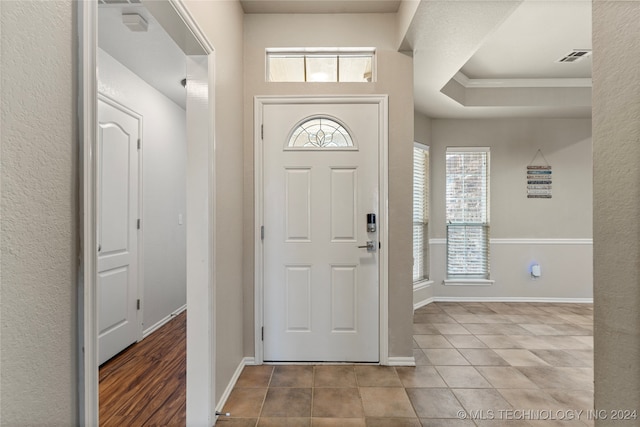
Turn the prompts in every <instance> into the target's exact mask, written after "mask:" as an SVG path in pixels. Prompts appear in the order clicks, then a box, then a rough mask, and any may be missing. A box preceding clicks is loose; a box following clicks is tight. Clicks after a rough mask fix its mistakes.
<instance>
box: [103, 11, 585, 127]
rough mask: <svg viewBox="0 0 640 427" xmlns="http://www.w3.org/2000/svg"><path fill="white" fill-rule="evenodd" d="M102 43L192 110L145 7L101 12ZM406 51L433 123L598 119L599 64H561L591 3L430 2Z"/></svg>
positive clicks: (418, 101) (577, 42) (581, 31)
mask: <svg viewBox="0 0 640 427" xmlns="http://www.w3.org/2000/svg"><path fill="white" fill-rule="evenodd" d="M404 1H415V0H404ZM240 3H241V4H242V7H243V9H244V11H245V13H367V12H371V13H395V12H397V11H398V8H399V6H400V3H401V1H400V0H345V1H335V0H240ZM123 10H124V11H131V10H138V11H140V13H141V14H143V16H145V18H146V19H147V20H148V22H149V31H148V32H147V33H133V32H131V31H129V30H128V29H127V28H126V27H125V26H124V25H123V24H122V21H121V17H120V16H121V13H122V11H123ZM99 44H100V47H102V48H103V49H104V50H106V51H107V52H108V53H110V54H111V55H112V56H114V57H115V58H116V59H118V60H119V61H120V62H122V63H123V64H125V65H126V66H127V67H129V68H130V69H132V70H133V71H134V72H136V73H137V74H138V75H140V76H141V77H142V78H143V79H145V80H147V81H148V82H149V83H150V84H152V85H153V86H155V87H157V88H159V90H161V91H163V92H164V93H165V94H167V96H169V97H170V98H172V99H174V101H175V102H177V103H178V104H180V105H182V106H184V91H183V89H182V87H181V86H180V84H179V82H180V80H181V79H182V78H184V75H185V61H184V54H183V53H182V51H181V50H180V49H179V48H178V47H177V46H176V45H175V43H174V42H173V40H172V39H171V38H170V37H169V36H168V35H167V34H166V33H165V32H164V31H163V30H162V28H161V27H160V25H159V24H158V23H157V22H155V20H154V19H153V17H152V16H151V15H150V14H149V13H148V12H147V11H146V9H144V8H141V7H136V6H132V5H125V6H124V7H122V6H120V7H115V6H101V7H100V8H99ZM404 46H409V47H410V49H411V50H412V51H413V59H414V102H415V107H416V110H417V111H419V112H421V113H423V114H425V115H427V116H429V117H434V118H437V117H451V118H456V117H457V118H483V117H523V116H535V117H589V116H590V115H591V57H587V58H585V59H583V60H581V61H579V62H575V63H566V64H560V63H557V62H556V61H557V60H558V59H559V58H560V57H561V56H564V55H565V54H567V53H568V52H570V51H571V50H573V49H591V0H500V1H495V0H438V1H434V0H422V1H420V4H419V6H418V7H417V9H416V12H415V15H414V16H413V20H412V21H411V25H410V27H409V29H408V31H407V34H406V36H405V40H404V42H403V47H404ZM125 47H126V49H123V48H125ZM167 47H168V49H167ZM127 52H128V53H127Z"/></svg>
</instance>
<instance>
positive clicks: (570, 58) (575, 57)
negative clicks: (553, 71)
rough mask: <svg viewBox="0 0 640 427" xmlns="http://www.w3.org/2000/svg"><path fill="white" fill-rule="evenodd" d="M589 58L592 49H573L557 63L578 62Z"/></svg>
mask: <svg viewBox="0 0 640 427" xmlns="http://www.w3.org/2000/svg"><path fill="white" fill-rule="evenodd" d="M587 56H591V49H573V50H572V51H571V52H569V53H567V54H566V55H565V56H563V57H562V58H560V59H558V60H557V61H556V62H578V61H580V60H582V59H583V58H586V57H587Z"/></svg>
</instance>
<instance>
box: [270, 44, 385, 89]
mask: <svg viewBox="0 0 640 427" xmlns="http://www.w3.org/2000/svg"><path fill="white" fill-rule="evenodd" d="M266 55H267V61H266V63H267V67H266V68H267V69H266V71H267V72H266V80H267V81H268V82H334V83H346V82H351V83H357V82H361V83H368V82H374V81H375V80H376V79H375V61H374V59H375V49H373V48H270V49H267V50H266Z"/></svg>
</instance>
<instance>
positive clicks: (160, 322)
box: [142, 304, 187, 339]
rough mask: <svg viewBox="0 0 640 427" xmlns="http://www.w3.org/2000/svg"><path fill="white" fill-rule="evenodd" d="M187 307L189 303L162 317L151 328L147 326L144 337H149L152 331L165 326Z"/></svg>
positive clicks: (143, 332)
mask: <svg viewBox="0 0 640 427" xmlns="http://www.w3.org/2000/svg"><path fill="white" fill-rule="evenodd" d="M186 309H187V304H185V305H183V306H182V307H180V308H179V309H177V310H175V311H174V312H173V313H171V314H169V315H168V316H166V317H164V318H162V319H160V321H158V322H156V324H155V325H153V326H151V327H150V328H147V329H146V330H144V331H142V339H145V338H146V337H148V336H149V335H151V334H152V333H154V332H155V331H157V330H158V329H160V328H161V327H163V326H164V325H165V324H167V323H168V322H169V321H170V320H172V319H173V318H174V317H176V316H177V315H178V314H180V313H182V312H183V311H185V310H186Z"/></svg>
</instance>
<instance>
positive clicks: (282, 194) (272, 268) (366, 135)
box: [256, 96, 388, 363]
mask: <svg viewBox="0 0 640 427" xmlns="http://www.w3.org/2000/svg"><path fill="white" fill-rule="evenodd" d="M256 107H257V110H256V111H257V112H258V111H259V114H257V115H256V116H257V121H258V120H259V121H260V124H259V126H260V128H261V133H262V135H261V138H263V140H262V141H260V142H258V144H257V152H256V165H257V168H256V169H257V170H256V174H257V178H256V189H257V192H256V194H257V200H256V213H257V216H256V218H257V219H258V222H259V223H260V225H264V241H262V240H261V236H257V239H256V279H257V285H256V288H257V289H256V306H258V305H260V306H261V308H262V310H259V309H258V307H256V319H257V322H256V325H257V332H258V328H262V327H264V330H262V329H260V330H259V335H260V341H258V339H257V340H256V344H257V345H256V350H257V351H256V361H257V362H261V361H262V360H266V361H305V362H311V361H329V362H381V363H386V360H387V357H388V355H387V350H386V349H387V332H386V331H387V327H386V324H387V322H386V301H387V298H386V292H387V283H386V264H387V258H386V253H385V251H384V248H385V246H384V245H385V243H386V234H387V230H386V142H387V137H386V129H387V127H386V117H387V116H386V111H387V110H386V97H384V96H378V97H376V96H364V97H340V98H336V97H333V98H332V97H316V98H297V97H289V98H257V99H256ZM312 117H328V118H332V119H333V120H334V121H335V122H337V123H339V124H342V125H344V127H345V128H346V130H347V131H348V133H349V134H350V135H351V137H352V138H353V147H350V148H343V147H340V148H335V147H333V148H331V147H325V148H317V147H311V148H309V147H307V148H295V147H294V148H292V147H287V142H288V140H289V137H290V135H291V132H292V131H293V130H294V129H295V128H296V127H297V126H298V125H299V124H301V123H303V122H305V121H306V120H307V119H309V118H312ZM369 213H374V214H376V215H377V227H378V230H377V231H376V232H368V231H367V225H366V218H367V214H369ZM260 232H261V233H262V229H261V230H260ZM367 241H374V242H375V250H374V251H368V250H367V249H366V248H359V247H358V246H365V245H366V243H367ZM379 243H381V244H382V250H380V249H379V248H378V245H379ZM262 298H263V299H262ZM260 311H262V313H260ZM261 315H262V316H261ZM257 335H258V333H257ZM263 336H264V341H262V337H263Z"/></svg>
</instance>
